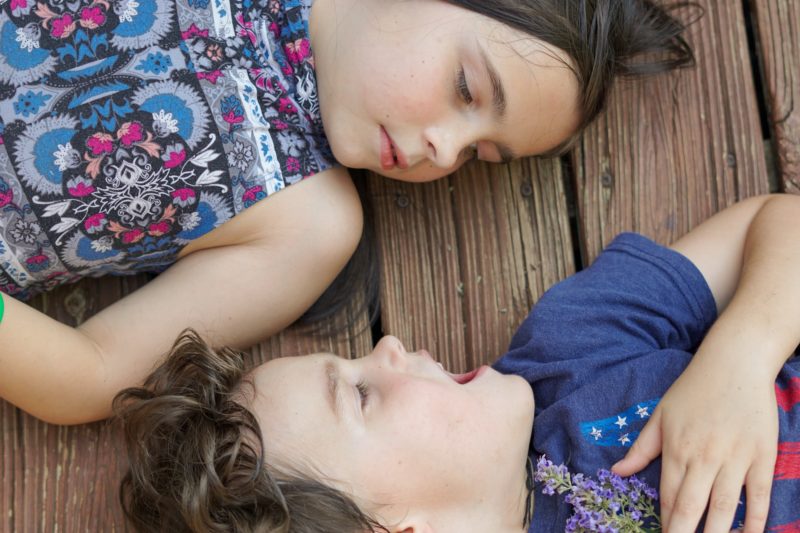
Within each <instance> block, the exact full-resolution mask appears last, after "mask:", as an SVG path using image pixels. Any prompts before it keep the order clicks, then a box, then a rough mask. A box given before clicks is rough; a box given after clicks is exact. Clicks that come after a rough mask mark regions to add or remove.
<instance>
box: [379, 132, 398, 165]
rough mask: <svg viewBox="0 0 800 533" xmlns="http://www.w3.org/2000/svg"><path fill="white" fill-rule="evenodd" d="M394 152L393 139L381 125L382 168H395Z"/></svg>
mask: <svg viewBox="0 0 800 533" xmlns="http://www.w3.org/2000/svg"><path fill="white" fill-rule="evenodd" d="M394 164H395V163H394V153H393V152H392V140H391V139H390V138H389V134H388V133H386V130H385V129H383V126H381V168H382V169H383V170H392V169H393V168H394Z"/></svg>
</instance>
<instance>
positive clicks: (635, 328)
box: [508, 233, 716, 364]
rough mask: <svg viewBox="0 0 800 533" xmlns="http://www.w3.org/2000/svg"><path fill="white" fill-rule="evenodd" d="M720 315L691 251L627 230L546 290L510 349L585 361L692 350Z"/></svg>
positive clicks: (542, 358)
mask: <svg viewBox="0 0 800 533" xmlns="http://www.w3.org/2000/svg"><path fill="white" fill-rule="evenodd" d="M715 319H716V304H715V302H714V297H713V295H712V293H711V290H710V288H709V287H708V284H707V283H706V281H705V279H704V278H703V275H702V274H701V273H700V271H699V270H698V269H697V267H696V266H695V265H694V264H693V263H692V262H691V261H690V260H689V259H687V258H686V257H684V256H683V255H681V254H679V253H678V252H675V251H674V250H671V249H669V248H665V247H663V246H660V245H658V244H656V243H655V242H653V241H651V240H650V239H647V238H646V237H643V236H641V235H637V234H634V233H624V234H622V235H620V236H618V237H617V238H616V239H615V240H614V241H613V242H612V243H611V245H609V246H608V248H606V250H605V251H603V252H602V253H601V254H600V256H598V258H597V260H596V261H595V262H594V263H593V264H592V265H591V266H590V267H588V268H587V269H585V270H583V271H581V272H579V273H577V274H575V275H574V276H572V277H570V278H568V279H566V280H564V281H563V282H561V283H559V284H557V285H555V286H554V287H553V288H552V289H550V290H549V291H548V292H547V293H545V295H544V296H543V297H542V298H541V299H540V300H539V302H538V303H537V304H536V306H535V307H534V309H533V310H532V312H531V314H530V315H529V316H528V318H527V319H526V320H525V322H524V323H523V324H522V326H521V327H520V329H519V330H518V332H517V333H516V335H515V336H514V339H513V340H512V343H511V348H510V353H509V354H508V356H513V358H516V359H520V358H522V359H529V360H531V361H532V362H533V361H539V362H542V363H545V362H554V361H559V360H561V361H566V360H571V361H575V360H581V359H583V360H584V364H585V360H586V359H591V360H594V361H604V362H605V363H608V362H610V361H609V359H612V360H618V359H620V358H628V357H630V356H632V355H635V354H639V353H642V352H653V351H656V350H672V349H674V350H681V351H685V352H692V351H694V350H695V348H696V347H697V345H698V344H699V343H700V341H701V340H702V339H703V336H704V335H705V333H706V331H707V330H708V328H709V327H710V326H711V324H712V323H713V322H714V320H715ZM517 362H518V363H522V362H523V361H517Z"/></svg>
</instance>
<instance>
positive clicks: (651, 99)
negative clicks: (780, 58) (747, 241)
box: [573, 0, 769, 264]
mask: <svg viewBox="0 0 800 533" xmlns="http://www.w3.org/2000/svg"><path fill="white" fill-rule="evenodd" d="M700 4H702V6H703V8H704V9H705V15H704V16H703V17H702V18H701V19H700V21H699V22H697V23H695V24H693V25H692V26H690V28H689V32H688V33H689V34H688V39H689V42H690V44H691V45H692V47H693V48H694V50H695V54H696V57H697V66H696V67H695V68H691V69H684V70H681V71H678V72H674V73H671V74H669V75H661V76H657V77H654V78H651V79H648V80H644V81H642V80H638V81H631V82H622V83H619V84H618V85H617V86H616V87H615V89H614V90H613V92H612V95H611V98H610V102H609V105H608V112H607V113H606V114H604V115H603V116H602V117H600V119H599V120H598V121H596V123H595V124H593V125H592V126H591V127H590V128H589V129H588V130H587V131H586V132H585V135H584V136H583V139H582V142H581V143H580V146H579V147H578V149H577V150H576V151H575V152H574V154H573V165H574V168H575V178H576V180H575V188H576V191H577V192H576V195H577V198H578V210H579V234H580V245H581V252H582V258H583V262H584V264H587V263H590V262H591V261H592V260H593V259H594V258H595V257H596V256H597V254H598V253H599V252H600V250H602V249H603V248H604V247H605V246H606V245H607V244H608V243H609V242H610V240H611V239H612V238H613V237H614V236H615V235H616V234H617V233H619V232H620V231H625V230H636V231H640V232H642V233H644V234H645V235H648V236H650V237H652V238H654V239H655V240H656V241H658V242H661V243H669V242H671V241H673V240H674V239H676V238H677V237H678V236H680V235H682V234H684V233H686V232H687V231H688V230H689V229H691V228H692V227H694V226H695V225H697V224H698V223H699V222H702V221H703V220H705V219H706V218H708V217H709V216H711V215H712V214H714V213H716V212H717V211H719V210H720V209H722V208H724V207H726V206H728V205H730V204H732V203H734V202H735V201H736V200H738V199H742V198H746V197H749V196H753V195H756V194H761V193H766V192H768V190H769V186H768V180H767V173H766V166H765V161H764V150H763V144H762V135H761V128H760V123H759V116H758V105H757V101H756V94H755V88H754V84H753V79H752V73H751V63H750V57H749V52H748V47H747V37H746V32H745V27H744V20H743V12H742V6H741V4H739V3H738V2H731V1H724V2H719V1H716V0H705V1H703V2H700ZM690 15H691V14H690V13H685V14H684V16H690Z"/></svg>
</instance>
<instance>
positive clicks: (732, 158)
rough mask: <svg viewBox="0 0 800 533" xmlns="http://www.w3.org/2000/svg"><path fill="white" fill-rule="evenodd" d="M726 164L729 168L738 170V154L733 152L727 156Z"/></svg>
mask: <svg viewBox="0 0 800 533" xmlns="http://www.w3.org/2000/svg"><path fill="white" fill-rule="evenodd" d="M725 164H726V165H728V168H736V154H734V153H733V152H728V153H727V154H725Z"/></svg>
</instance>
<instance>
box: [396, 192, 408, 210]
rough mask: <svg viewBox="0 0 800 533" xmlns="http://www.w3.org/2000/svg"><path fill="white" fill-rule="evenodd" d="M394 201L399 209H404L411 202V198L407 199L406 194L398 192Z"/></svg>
mask: <svg viewBox="0 0 800 533" xmlns="http://www.w3.org/2000/svg"><path fill="white" fill-rule="evenodd" d="M394 201H395V203H396V204H397V207H399V208H401V209H405V208H406V207H408V206H409V205H410V204H411V200H409V198H408V196H406V195H405V194H398V195H397V197H396V198H395V199H394Z"/></svg>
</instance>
